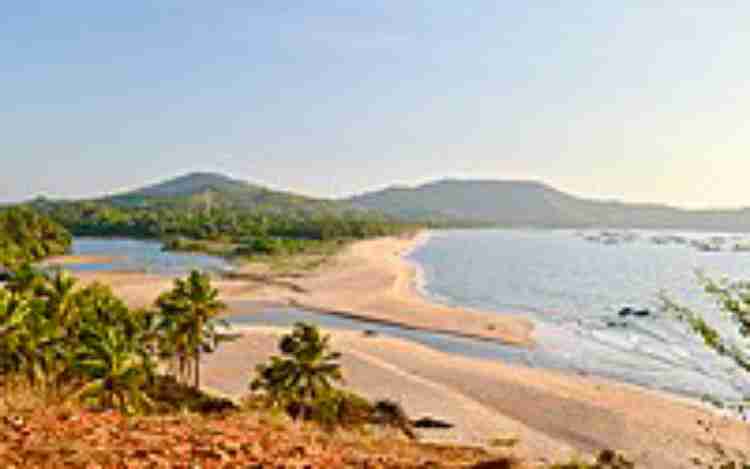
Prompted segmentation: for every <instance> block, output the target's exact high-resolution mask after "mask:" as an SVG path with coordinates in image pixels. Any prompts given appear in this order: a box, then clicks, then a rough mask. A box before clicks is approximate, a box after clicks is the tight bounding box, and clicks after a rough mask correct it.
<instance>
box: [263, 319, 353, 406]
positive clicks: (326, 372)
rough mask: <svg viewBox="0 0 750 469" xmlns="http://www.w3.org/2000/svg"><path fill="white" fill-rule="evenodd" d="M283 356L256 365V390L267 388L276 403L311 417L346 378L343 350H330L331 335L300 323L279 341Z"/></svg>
mask: <svg viewBox="0 0 750 469" xmlns="http://www.w3.org/2000/svg"><path fill="white" fill-rule="evenodd" d="M279 348H280V350H281V353H282V357H272V358H271V363H270V364H261V365H258V367H257V368H256V373H257V377H256V378H255V379H254V380H253V381H252V382H251V384H250V388H251V390H252V391H258V390H263V391H265V392H266V393H267V394H268V396H269V397H270V398H271V400H272V401H273V403H274V404H275V405H283V406H286V407H287V408H290V407H293V408H296V410H295V411H294V414H295V415H294V417H295V418H298V417H302V418H303V419H305V418H307V417H309V414H310V412H311V410H312V409H313V407H314V406H315V404H316V401H318V400H319V399H322V398H325V397H327V396H330V395H331V392H332V391H334V390H335V389H334V383H337V382H342V381H343V376H342V374H341V366H340V365H339V364H338V360H339V359H340V358H341V354H340V353H337V352H332V351H331V350H330V336H322V335H321V334H320V330H319V329H318V328H317V327H315V326H313V325H310V324H305V323H297V324H295V325H294V330H293V331H292V333H291V334H288V335H285V336H284V337H282V339H281V342H280V343H279Z"/></svg>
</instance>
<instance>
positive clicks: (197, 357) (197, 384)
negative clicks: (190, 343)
mask: <svg viewBox="0 0 750 469" xmlns="http://www.w3.org/2000/svg"><path fill="white" fill-rule="evenodd" d="M200 386H201V352H200V350H196V351H195V389H198V388H200Z"/></svg>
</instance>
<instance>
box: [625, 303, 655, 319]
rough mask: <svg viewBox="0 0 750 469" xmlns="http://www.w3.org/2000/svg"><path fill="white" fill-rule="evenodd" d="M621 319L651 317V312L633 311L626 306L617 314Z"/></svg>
mask: <svg viewBox="0 0 750 469" xmlns="http://www.w3.org/2000/svg"><path fill="white" fill-rule="evenodd" d="M617 314H618V315H619V316H620V317H621V318H626V317H628V316H637V317H641V318H643V317H646V316H651V311H650V310H648V309H635V308H631V307H630V306H627V307H625V308H622V309H621V310H620V312H618V313H617Z"/></svg>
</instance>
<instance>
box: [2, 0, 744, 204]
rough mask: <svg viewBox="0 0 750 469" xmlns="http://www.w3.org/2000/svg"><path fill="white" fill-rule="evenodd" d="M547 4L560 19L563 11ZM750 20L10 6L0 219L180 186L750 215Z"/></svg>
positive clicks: (573, 5)
mask: <svg viewBox="0 0 750 469" xmlns="http://www.w3.org/2000/svg"><path fill="white" fill-rule="evenodd" d="M558 4H562V5H563V6H560V5H558ZM749 18H750V2H740V1H737V2H723V1H721V0H716V1H702V2H695V1H691V0H674V1H673V0H662V1H659V2H654V1H652V0H648V1H645V0H644V1H639V0H629V1H627V2H625V1H623V2H615V1H606V2H603V1H590V2H586V1H577V0H571V1H566V2H551V1H533V0H530V1H524V2H511V1H499V0H498V1H486V0H472V1H461V2H459V1H455V0H424V1H418V0H368V1H357V0H348V1H344V0H309V1H302V0H300V1H292V0H268V1H266V0H252V1H248V0H237V1H222V0H216V1H212V2H206V1H203V0H153V1H144V0H129V1H127V2H94V1H82V0H68V1H65V2H60V1H54V0H49V1H35V0H24V1H11V2H4V3H3V7H2V13H0V57H1V58H2V59H0V103H2V104H1V105H0V201H15V200H21V199H25V198H28V197H31V196H35V195H39V194H44V195H47V196H54V197H82V196H93V195H97V194H103V193H108V192H113V191H118V190H122V189H128V188H135V187H138V186H141V185H143V184H145V183H152V182H155V181H159V180H161V179H164V178H168V177H171V176H175V175H178V174H183V173H186V172H190V171H217V172H222V173H225V174H228V175H231V176H234V177H238V178H242V179H247V180H251V181H253V182H256V183H262V184H266V185H268V186H270V187H273V188H283V189H288V190H294V191H297V192H301V193H304V194H308V195H314V196H326V197H334V196H336V197H337V196H346V195H349V194H353V193H358V192H362V191H365V190H373V189H378V188H382V187H385V186H388V185H391V184H409V185H413V184H418V183H422V182H426V181H430V180H435V179H439V178H446V177H450V178H466V179H469V178H482V179H532V180H538V181H543V182H546V183H548V184H550V185H552V186H554V187H556V188H558V189H561V190H564V191H567V192H570V193H573V194H576V195H581V196H587V197H594V198H606V199H621V200H626V201H632V202H659V203H668V204H671V205H677V206H684V207H736V206H748V205H750V184H748V175H750V61H749V60H748V59H747V57H748V46H750V28H748V27H747V25H748V19H749Z"/></svg>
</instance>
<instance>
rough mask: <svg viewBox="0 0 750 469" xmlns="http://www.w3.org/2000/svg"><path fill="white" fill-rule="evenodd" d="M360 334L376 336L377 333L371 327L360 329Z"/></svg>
mask: <svg viewBox="0 0 750 469" xmlns="http://www.w3.org/2000/svg"><path fill="white" fill-rule="evenodd" d="M362 335H363V336H365V337H377V336H378V333H377V332H376V331H373V330H372V329H365V330H364V331H362Z"/></svg>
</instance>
